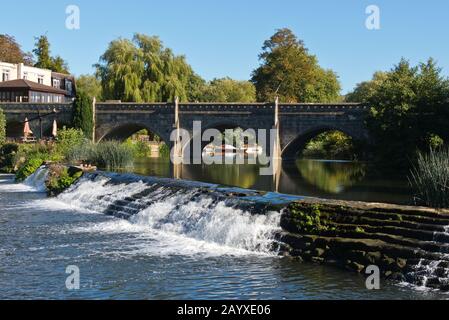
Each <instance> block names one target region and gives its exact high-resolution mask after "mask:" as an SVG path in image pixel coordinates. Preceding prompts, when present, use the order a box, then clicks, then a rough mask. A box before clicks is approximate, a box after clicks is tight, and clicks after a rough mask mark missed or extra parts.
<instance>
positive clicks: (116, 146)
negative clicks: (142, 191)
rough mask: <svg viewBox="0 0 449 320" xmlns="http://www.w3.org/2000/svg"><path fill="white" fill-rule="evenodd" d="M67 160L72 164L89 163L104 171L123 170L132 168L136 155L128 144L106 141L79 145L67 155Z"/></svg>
mask: <svg viewBox="0 0 449 320" xmlns="http://www.w3.org/2000/svg"><path fill="white" fill-rule="evenodd" d="M66 159H67V161H69V162H71V163H74V162H80V161H81V162H87V163H90V164H93V165H96V166H97V167H99V168H102V169H122V168H127V167H130V166H132V164H133V159H134V153H133V149H132V148H131V147H130V146H129V145H127V144H122V143H120V142H118V141H105V142H100V143H98V144H95V143H86V144H83V145H79V146H77V147H75V148H73V149H71V150H70V151H69V152H68V153H67V154H66Z"/></svg>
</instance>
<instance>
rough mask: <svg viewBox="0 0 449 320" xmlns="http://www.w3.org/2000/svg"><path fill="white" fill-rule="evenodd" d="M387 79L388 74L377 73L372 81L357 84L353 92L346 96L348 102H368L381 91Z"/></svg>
mask: <svg viewBox="0 0 449 320" xmlns="http://www.w3.org/2000/svg"><path fill="white" fill-rule="evenodd" d="M386 78H387V73H386V72H381V71H378V72H375V73H374V75H373V78H372V79H371V80H370V81H364V82H361V83H359V84H357V86H356V88H355V89H354V91H353V92H350V93H348V94H347V95H346V98H345V100H346V101H347V102H367V101H368V100H369V99H370V98H371V97H372V96H373V95H374V94H375V93H376V92H377V90H378V89H379V86H380V85H381V84H382V82H383V81H384V80H385V79H386Z"/></svg>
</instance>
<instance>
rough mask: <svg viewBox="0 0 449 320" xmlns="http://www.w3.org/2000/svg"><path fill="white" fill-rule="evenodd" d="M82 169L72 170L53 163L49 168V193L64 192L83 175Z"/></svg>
mask: <svg viewBox="0 0 449 320" xmlns="http://www.w3.org/2000/svg"><path fill="white" fill-rule="evenodd" d="M82 175H83V172H82V171H72V172H70V170H69V169H68V168H67V167H63V166H61V165H53V166H50V168H49V175H48V180H47V182H46V186H47V190H48V193H49V195H52V196H55V195H58V194H60V193H62V192H63V191H64V190H66V189H67V188H68V187H70V186H71V185H72V184H74V183H75V182H76V181H77V180H78V179H79V178H80V177H81V176H82Z"/></svg>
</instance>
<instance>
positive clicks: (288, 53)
mask: <svg viewBox="0 0 449 320" xmlns="http://www.w3.org/2000/svg"><path fill="white" fill-rule="evenodd" d="M259 59H260V60H261V62H262V63H261V65H260V66H259V68H257V69H256V70H254V71H253V73H252V78H251V81H252V82H253V83H254V85H255V87H256V92H257V99H258V100H259V101H273V100H274V98H275V96H276V95H278V96H279V98H280V99H281V101H285V102H333V101H336V100H339V92H340V84H339V81H338V79H337V75H336V74H335V73H334V72H333V71H331V70H325V69H323V68H321V67H320V66H319V65H318V61H317V58H316V57H315V56H314V55H311V54H309V53H308V50H307V49H306V48H305V46H304V43H303V42H302V41H301V40H298V39H297V37H296V36H295V35H294V34H293V32H292V31H291V30H289V29H280V30H277V32H276V33H275V34H274V35H273V36H272V37H271V38H270V39H269V40H267V41H265V42H264V45H263V47H262V53H261V54H260V55H259Z"/></svg>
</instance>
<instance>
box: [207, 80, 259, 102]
mask: <svg viewBox="0 0 449 320" xmlns="http://www.w3.org/2000/svg"><path fill="white" fill-rule="evenodd" d="M201 100H202V101H205V102H254V101H256V88H255V87H254V85H253V84H252V83H251V82H249V81H237V80H232V79H230V78H222V79H214V80H212V81H211V82H210V83H209V84H208V85H207V86H205V88H204V92H203V96H202V98H201Z"/></svg>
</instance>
